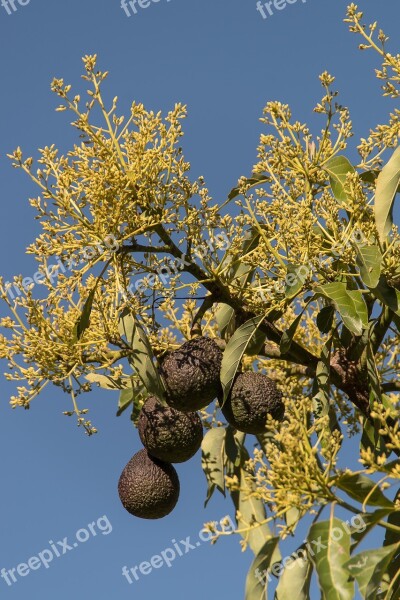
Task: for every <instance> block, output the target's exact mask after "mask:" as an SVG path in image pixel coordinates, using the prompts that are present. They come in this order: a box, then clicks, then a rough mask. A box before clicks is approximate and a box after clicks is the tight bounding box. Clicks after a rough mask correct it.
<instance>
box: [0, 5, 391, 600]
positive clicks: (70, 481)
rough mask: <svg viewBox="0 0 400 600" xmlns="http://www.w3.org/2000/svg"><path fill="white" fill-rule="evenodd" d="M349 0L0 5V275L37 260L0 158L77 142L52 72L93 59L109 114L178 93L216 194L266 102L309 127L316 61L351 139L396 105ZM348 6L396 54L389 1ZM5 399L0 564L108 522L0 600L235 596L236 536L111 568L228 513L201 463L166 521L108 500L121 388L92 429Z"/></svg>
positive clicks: (241, 564) (121, 453)
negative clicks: (285, 108)
mask: <svg viewBox="0 0 400 600" xmlns="http://www.w3.org/2000/svg"><path fill="white" fill-rule="evenodd" d="M25 2H27V0H25ZM346 4H347V2H345V1H343V0H335V2H332V1H328V0H307V2H301V0H298V1H297V2H295V3H294V4H288V5H287V6H286V8H284V9H283V10H280V11H277V10H276V11H275V13H274V14H273V16H268V18H267V19H263V18H262V16H261V15H260V13H259V12H257V10H256V3H255V1H254V0H230V1H229V2H228V1H227V0H226V1H221V0H202V1H201V2H200V1H198V0H171V1H168V0H160V1H159V2H158V3H155V2H154V0H153V1H152V2H150V5H149V6H148V8H142V9H139V8H138V12H137V14H133V13H132V14H131V16H129V17H128V16H127V15H126V13H125V11H124V10H123V9H122V8H121V6H120V3H119V1H117V0H115V1H113V0H96V1H95V0H85V2H82V1H79V0H68V2H67V1H65V2H60V1H59V0H57V1H54V0H53V1H52V2H50V0H30V1H29V2H27V4H26V5H24V6H22V5H20V4H19V3H18V2H16V3H15V6H16V8H17V10H16V11H12V14H10V15H9V14H8V13H7V10H6V8H5V7H4V6H1V5H0V48H1V90H2V93H1V96H0V107H1V112H0V115H1V116H0V172H1V179H2V197H1V207H2V218H1V219H0V272H1V273H2V275H4V277H5V278H6V279H7V278H10V277H11V276H12V274H14V273H23V274H24V275H30V274H31V273H32V272H33V270H35V269H33V266H34V263H33V261H32V259H31V258H30V257H28V256H26V255H25V254H24V249H25V247H26V246H27V245H28V244H29V243H31V241H32V240H33V239H34V237H35V235H36V234H37V232H38V225H37V223H36V222H35V221H34V220H33V215H34V213H33V211H32V209H31V208H30V206H29V204H28V202H27V198H28V197H29V196H34V195H35V194H36V190H35V188H34V187H33V186H32V184H31V183H30V181H29V180H27V179H25V178H24V177H23V175H22V173H21V172H19V171H15V170H13V169H12V168H11V167H10V163H9V160H8V159H7V158H6V157H5V155H6V153H7V152H10V151H12V150H13V149H14V148H15V147H16V146H17V145H20V146H21V147H22V148H23V149H24V151H25V152H26V154H29V155H31V154H33V155H35V151H36V148H38V147H44V146H45V145H50V144H52V143H54V144H55V145H56V146H58V147H59V148H60V149H61V151H63V152H65V151H66V150H68V148H69V146H70V145H71V144H72V143H74V142H75V141H76V136H75V131H74V130H73V129H72V128H70V127H69V126H68V122H69V115H68V114H67V113H56V112H54V108H55V106H56V105H57V99H56V98H55V96H54V95H53V94H51V92H50V81H51V79H52V78H53V77H54V76H58V77H64V79H65V81H67V82H69V83H72V84H73V85H74V87H76V88H80V89H82V86H81V82H80V75H81V72H82V64H81V60H80V59H81V56H82V55H84V54H90V53H97V54H98V56H99V67H100V68H101V69H104V70H109V71H110V76H109V79H108V81H107V84H106V89H107V94H106V96H107V97H108V98H112V97H113V96H115V95H118V96H119V98H120V111H121V112H124V110H125V111H127V109H128V107H129V105H130V103H131V101H132V100H136V101H140V102H143V103H144V104H145V106H146V107H147V108H149V109H154V110H162V111H164V112H166V111H168V110H169V109H170V108H171V107H172V106H173V105H174V103H175V102H183V103H186V104H187V105H188V113H189V114H188V119H187V120H186V122H185V138H184V143H183V146H184V151H185V154H186V158H187V159H188V160H189V161H190V162H191V163H192V175H193V178H195V177H197V176H199V175H204V177H205V179H206V182H207V184H208V186H209V188H210V191H211V194H212V195H213V197H214V199H215V200H216V201H218V202H222V201H223V200H225V198H226V195H227V193H228V191H229V190H230V189H231V188H232V187H233V186H234V185H235V184H236V182H237V179H238V177H239V176H240V175H248V174H250V172H251V167H252V165H253V164H254V163H255V162H256V145H257V142H258V137H259V134H260V132H261V131H262V127H261V124H260V123H259V121H258V119H259V117H260V116H261V112H262V108H263V106H264V105H265V103H266V102H267V101H268V100H280V101H282V102H287V103H289V104H290V105H291V107H292V110H293V113H294V115H295V116H296V118H298V119H299V120H307V121H309V122H310V123H311V124H312V126H313V128H314V132H316V131H318V130H319V129H320V127H321V126H322V123H319V122H318V120H317V119H316V117H315V115H313V113H312V108H313V106H314V105H315V104H316V102H317V101H318V100H319V98H320V95H321V88H320V83H319V80H318V75H319V74H320V73H321V72H322V71H324V70H325V69H327V70H328V71H329V72H331V73H332V74H333V75H335V76H336V87H337V88H338V89H339V90H340V97H339V99H340V102H341V103H343V104H345V105H347V106H349V108H350V110H351V113H352V116H353V121H354V127H355V131H356V134H357V135H358V136H365V137H366V136H367V134H368V131H369V129H370V128H371V127H374V126H375V125H376V123H377V122H384V121H385V119H386V116H387V114H388V112H389V111H390V110H392V109H393V106H394V104H393V102H391V101H389V100H387V99H382V98H381V96H380V92H379V84H378V82H377V81H376V80H375V78H374V75H373V69H374V68H376V67H377V66H378V60H377V57H376V56H375V54H369V53H363V54H362V53H360V52H359V51H358V50H357V41H358V40H357V38H356V37H355V36H354V35H351V34H350V33H348V31H347V26H346V25H345V24H343V22H342V19H343V17H344V14H345V7H346ZM359 7H360V8H361V9H362V10H365V12H366V14H367V16H368V19H369V20H370V21H374V20H375V19H379V21H380V25H381V26H383V27H384V28H385V29H386V31H387V33H388V34H389V35H392V36H393V38H392V42H393V47H392V52H396V51H397V50H398V47H399V45H398V44H397V40H396V33H397V30H398V27H397V24H398V23H399V20H400V5H399V3H398V0H386V1H385V2H384V3H377V2H372V1H367V0H365V1H361V2H359ZM356 140H357V138H355V141H354V146H355V145H356ZM349 155H353V156H354V152H353V151H350V152H349ZM397 215H398V212H397ZM12 393H13V386H12V385H11V384H9V383H7V382H6V381H4V380H3V381H2V386H1V400H2V402H1V403H0V456H1V457H2V481H3V484H2V493H1V496H0V508H1V514H2V519H1V520H0V540H1V541H0V569H1V568H2V567H5V568H7V569H9V568H12V567H16V566H17V565H18V564H19V563H21V562H26V561H27V560H28V559H29V558H30V557H32V556H35V555H36V556H37V554H38V553H39V552H40V551H42V550H43V549H45V548H48V547H49V541H50V540H53V542H54V541H58V540H60V541H61V540H63V539H64V538H65V537H68V538H69V540H70V541H71V540H72V541H73V539H74V536H75V533H76V532H77V530H79V529H81V528H85V527H86V528H87V526H88V524H89V523H93V522H95V523H97V521H98V519H99V518H100V517H103V516H106V517H107V522H108V523H110V524H111V526H112V531H110V533H108V534H107V535H105V533H106V528H105V527H103V533H102V532H101V530H100V529H99V528H98V529H97V535H96V536H91V537H90V539H89V540H88V541H87V542H86V543H80V544H78V546H77V547H76V548H74V549H73V550H71V551H68V552H67V553H66V554H65V555H62V556H60V557H59V558H55V559H54V561H53V562H52V563H51V564H50V565H49V568H48V569H44V567H41V568H40V569H38V570H36V571H33V572H31V573H30V574H29V575H27V576H25V577H18V581H17V583H14V584H13V585H12V586H7V584H6V583H5V581H4V580H2V579H0V590H1V591H0V596H1V597H2V598H10V599H13V600H22V599H23V600H25V599H26V598H39V597H40V598H42V599H43V600H50V599H52V598H54V597H57V598H58V599H59V600H64V599H65V600H67V599H70V598H71V597H75V598H79V599H80V598H99V599H100V598H110V597H115V598H118V599H120V600H125V599H129V598H140V600H153V599H154V598H159V597H167V598H170V597H171V598H172V597H173V598H176V599H177V600H184V599H185V600H186V598H189V597H190V598H191V600H200V599H202V598H204V596H205V595H207V596H208V597H209V598H211V599H212V600H214V599H216V598H230V599H232V600H236V599H237V600H239V599H241V598H243V586H244V580H245V576H246V573H247V569H248V567H249V564H250V562H251V560H252V556H251V554H250V553H249V552H246V553H245V554H242V553H241V550H240V546H239V541H238V538H226V539H224V540H220V541H219V542H218V543H217V544H216V545H215V546H213V547H210V546H209V545H207V544H205V543H202V544H201V545H200V546H197V547H196V549H193V550H191V551H190V552H189V553H187V554H185V555H183V556H182V557H179V558H177V559H176V560H175V562H174V563H173V564H172V566H171V568H167V567H166V566H164V567H162V568H160V569H158V570H154V571H153V572H152V573H150V574H149V575H146V576H145V575H142V576H141V577H140V579H139V581H134V583H133V584H131V585H130V584H129V583H128V582H127V580H126V579H125V578H124V577H123V576H122V567H123V566H124V565H126V566H128V567H134V566H135V565H139V564H140V563H141V562H143V561H146V560H148V559H150V558H151V557H152V556H153V555H156V554H159V553H160V552H161V551H162V550H163V549H165V548H166V547H168V546H170V545H171V543H172V542H171V540H178V541H179V540H181V539H183V540H184V539H186V538H187V537H188V536H191V538H192V540H195V541H197V540H198V532H199V530H200V529H201V527H202V524H203V523H204V522H205V521H210V520H219V519H220V518H222V517H223V516H225V515H231V516H232V517H233V508H232V505H231V502H230V500H227V501H224V500H223V499H222V497H217V496H215V498H213V499H212V501H211V502H210V503H209V505H208V507H207V509H206V510H204V509H203V502H204V498H205V492H206V486H205V480H204V476H203V473H202V471H201V468H200V456H199V455H197V456H196V457H195V458H194V459H192V460H191V461H190V462H189V463H186V464H184V465H179V466H178V472H179V476H180V480H181V497H180V501H179V504H178V506H177V508H176V509H175V511H174V512H173V513H172V514H171V515H170V516H168V517H167V518H165V519H163V520H161V521H155V522H149V521H141V520H137V519H133V518H132V517H130V516H129V515H128V514H127V513H126V512H125V511H124V510H123V509H122V507H121V506H120V503H119V499H118V496H117V491H116V486H117V481H118V477H119V474H120V472H121V470H122V468H123V467H124V465H125V463H126V462H127V461H128V459H129V458H130V456H131V455H132V454H133V453H134V452H136V451H137V450H138V449H139V448H140V445H139V441H138V436H137V434H136V432H135V431H134V430H133V429H132V427H131V423H130V421H129V418H128V415H126V416H125V415H124V416H122V417H120V418H119V419H117V418H115V412H116V404H117V397H116V396H115V395H114V394H113V393H111V392H109V393H106V392H100V391H94V392H93V394H92V395H91V397H90V398H87V400H86V402H87V406H88V407H89V408H90V409H91V416H92V418H93V421H94V423H95V425H96V426H97V427H98V429H99V434H98V435H97V436H93V437H92V438H90V439H89V438H87V437H86V436H85V435H84V434H83V432H82V431H80V430H77V428H76V427H75V422H74V421H73V420H72V419H68V418H67V417H64V416H63V415H62V414H61V413H62V411H64V410H69V409H70V404H69V399H68V398H67V397H66V396H64V395H63V394H62V393H61V392H60V391H59V390H57V389H56V388H54V389H50V388H47V390H46V392H45V393H44V394H43V396H42V397H40V398H38V399H37V400H35V402H34V404H33V405H32V409H31V410H30V411H23V410H16V411H12V410H11V409H10V407H9V405H8V399H9V397H10V395H11V394H12ZM349 460H350V453H349ZM99 523H100V526H101V525H103V526H104V525H105V521H104V520H103V521H100V522H99ZM59 547H60V549H61V546H59ZM315 597H317V595H316V596H315Z"/></svg>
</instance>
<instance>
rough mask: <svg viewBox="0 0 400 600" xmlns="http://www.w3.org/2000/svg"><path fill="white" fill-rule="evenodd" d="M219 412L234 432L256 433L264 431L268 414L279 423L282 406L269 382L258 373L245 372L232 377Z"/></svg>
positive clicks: (280, 399)
mask: <svg viewBox="0 0 400 600" xmlns="http://www.w3.org/2000/svg"><path fill="white" fill-rule="evenodd" d="M222 413H223V415H224V417H225V419H226V420H227V421H228V423H229V424H230V425H232V427H234V428H235V429H238V430H239V431H243V432H244V433H254V434H257V433H262V432H263V431H265V425H266V422H267V415H268V414H270V415H271V416H272V418H273V419H275V420H277V421H282V419H283V416H284V414H285V405H284V403H283V401H282V393H281V392H280V391H279V390H278V388H277V387H276V384H275V382H274V381H273V380H272V379H270V378H269V377H267V376H266V375H263V374H262V373H253V372H251V371H246V372H245V373H240V374H239V375H237V376H236V379H235V381H234V384H233V386H232V389H231V392H230V394H229V396H228V399H227V401H226V402H225V404H224V406H223V407H222Z"/></svg>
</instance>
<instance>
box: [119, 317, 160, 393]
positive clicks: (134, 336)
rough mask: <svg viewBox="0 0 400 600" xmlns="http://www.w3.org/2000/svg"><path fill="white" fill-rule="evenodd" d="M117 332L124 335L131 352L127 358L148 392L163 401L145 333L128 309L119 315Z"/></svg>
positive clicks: (151, 351) (158, 375) (156, 371)
mask: <svg viewBox="0 0 400 600" xmlns="http://www.w3.org/2000/svg"><path fill="white" fill-rule="evenodd" d="M119 332H120V335H121V336H122V337H125V339H126V341H127V343H128V345H129V347H130V348H132V350H133V353H132V354H131V355H130V356H129V357H128V360H129V362H130V364H131V365H132V367H133V368H134V370H135V371H136V373H137V374H138V376H139V377H140V379H141V381H142V382H143V385H144V386H145V388H146V390H147V391H148V392H149V394H153V395H154V396H157V398H158V399H159V400H160V402H162V403H164V402H165V401H164V397H165V386H164V383H163V381H162V379H161V377H160V374H159V372H158V370H157V369H156V367H155V364H154V362H153V361H154V355H153V349H152V347H151V344H150V342H149V340H148V338H147V335H146V333H145V331H144V329H143V328H142V326H141V325H140V324H139V323H138V321H137V320H136V319H135V317H134V316H133V315H131V314H130V312H129V310H125V311H124V312H123V313H122V314H121V317H120V321H119Z"/></svg>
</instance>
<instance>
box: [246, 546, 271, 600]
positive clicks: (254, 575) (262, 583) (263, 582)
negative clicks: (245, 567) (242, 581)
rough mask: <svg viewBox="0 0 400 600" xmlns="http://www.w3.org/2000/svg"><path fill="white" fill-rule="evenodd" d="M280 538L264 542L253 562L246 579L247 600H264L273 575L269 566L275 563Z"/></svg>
mask: <svg viewBox="0 0 400 600" xmlns="http://www.w3.org/2000/svg"><path fill="white" fill-rule="evenodd" d="M278 541H279V538H277V537H273V538H270V539H269V540H267V541H266V542H264V544H263V546H262V547H261V548H260V550H259V552H258V553H257V555H256V557H255V559H254V560H253V562H252V564H251V566H250V569H249V572H248V574H247V578H246V588H245V589H246V591H245V600H264V598H265V592H266V590H267V586H268V582H269V581H271V575H270V573H269V572H268V569H269V566H270V564H271V563H272V562H274V555H275V552H276V548H277V544H278Z"/></svg>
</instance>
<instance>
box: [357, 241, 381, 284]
mask: <svg viewBox="0 0 400 600" xmlns="http://www.w3.org/2000/svg"><path fill="white" fill-rule="evenodd" d="M356 262H357V266H358V268H359V269H360V275H361V279H362V281H363V283H364V285H366V286H367V287H369V288H374V287H376V286H377V285H378V283H379V277H380V275H381V267H382V253H381V251H380V249H379V248H378V246H359V247H357V256H356Z"/></svg>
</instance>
